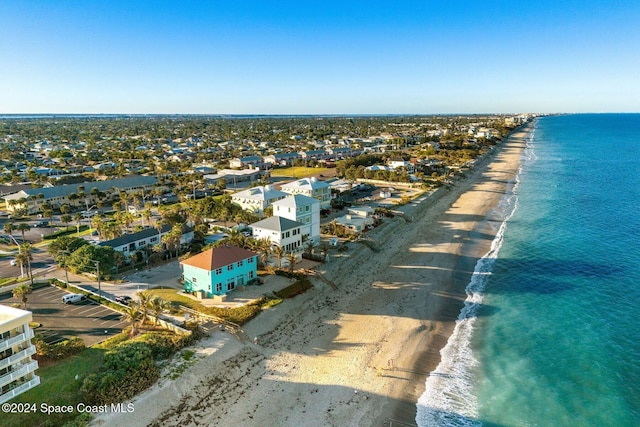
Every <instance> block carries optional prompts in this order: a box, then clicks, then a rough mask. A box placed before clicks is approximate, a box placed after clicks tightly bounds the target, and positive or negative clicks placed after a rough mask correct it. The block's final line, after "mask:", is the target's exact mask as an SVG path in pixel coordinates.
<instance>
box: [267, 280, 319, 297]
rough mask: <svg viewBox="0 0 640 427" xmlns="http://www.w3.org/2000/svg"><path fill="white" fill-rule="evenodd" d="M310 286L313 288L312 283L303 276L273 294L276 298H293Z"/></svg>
mask: <svg viewBox="0 0 640 427" xmlns="http://www.w3.org/2000/svg"><path fill="white" fill-rule="evenodd" d="M311 288H313V285H312V284H311V282H310V281H309V279H307V278H306V277H305V278H303V279H298V280H297V281H296V282H295V283H293V284H291V285H289V286H287V287H286V288H284V289H281V290H279V291H278V292H275V294H276V296H277V297H278V298H282V299H287V298H293V297H295V296H296V295H299V294H301V293H304V292H305V291H307V290H308V289H311Z"/></svg>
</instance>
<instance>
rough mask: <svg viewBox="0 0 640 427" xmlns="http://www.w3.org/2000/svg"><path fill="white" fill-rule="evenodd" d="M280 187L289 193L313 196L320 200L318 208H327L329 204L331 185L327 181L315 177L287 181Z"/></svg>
mask: <svg viewBox="0 0 640 427" xmlns="http://www.w3.org/2000/svg"><path fill="white" fill-rule="evenodd" d="M280 189H281V190H282V191H284V192H285V193H289V194H302V195H304V196H307V197H313V198H314V199H317V200H318V201H319V202H320V209H327V208H329V207H330V206H331V187H330V186H329V184H328V183H326V182H324V181H318V179H317V178H315V177H312V178H302V179H298V180H296V181H292V182H288V183H286V184H283V185H282V186H281V187H280Z"/></svg>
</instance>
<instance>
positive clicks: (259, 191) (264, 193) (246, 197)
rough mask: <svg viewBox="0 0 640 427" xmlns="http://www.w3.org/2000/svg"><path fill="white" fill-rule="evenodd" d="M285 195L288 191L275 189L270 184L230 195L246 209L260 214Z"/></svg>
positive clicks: (234, 201)
mask: <svg viewBox="0 0 640 427" xmlns="http://www.w3.org/2000/svg"><path fill="white" fill-rule="evenodd" d="M287 196H288V193H285V192H283V191H280V190H276V189H275V188H273V186H271V185H263V186H260V187H253V188H249V189H247V190H243V191H238V192H237V193H235V194H233V195H232V196H231V201H232V202H233V203H235V204H237V205H239V206H240V207H241V208H242V209H244V210H246V211H249V212H254V213H257V214H259V215H262V214H263V213H264V210H265V209H266V208H267V207H268V206H271V204H272V203H274V202H276V201H278V200H281V199H284V198H285V197H287Z"/></svg>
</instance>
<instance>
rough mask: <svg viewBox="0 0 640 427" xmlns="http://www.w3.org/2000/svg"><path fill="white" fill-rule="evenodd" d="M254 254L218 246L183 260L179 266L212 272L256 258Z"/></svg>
mask: <svg viewBox="0 0 640 427" xmlns="http://www.w3.org/2000/svg"><path fill="white" fill-rule="evenodd" d="M257 255H258V254H256V253H255V252H251V251H248V250H246V249H243V248H239V247H237V246H233V245H225V246H218V247H217V248H212V249H209V250H206V251H204V252H201V253H199V254H197V255H194V256H192V257H191V258H188V259H185V260H184V261H182V262H181V264H184V265H189V266H191V267H196V268H201V269H203V270H207V271H213V270H215V269H217V268H222V267H224V266H226V265H229V264H233V263H234V262H238V261H242V260H245V259H247V258H251V257H254V256H257Z"/></svg>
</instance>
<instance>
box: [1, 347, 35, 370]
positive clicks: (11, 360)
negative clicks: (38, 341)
mask: <svg viewBox="0 0 640 427" xmlns="http://www.w3.org/2000/svg"><path fill="white" fill-rule="evenodd" d="M34 354H36V346H35V345H30V346H29V347H27V348H25V349H24V350H22V351H21V352H18V353H16V354H14V355H13V356H9V357H7V358H6V359H2V360H0V369H4V368H6V367H7V366H11V365H15V364H16V363H18V362H19V361H21V360H22V359H26V358H27V357H31V356H32V355H34Z"/></svg>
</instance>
